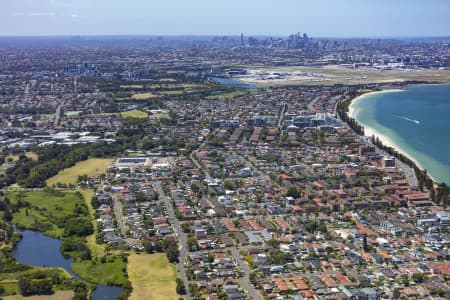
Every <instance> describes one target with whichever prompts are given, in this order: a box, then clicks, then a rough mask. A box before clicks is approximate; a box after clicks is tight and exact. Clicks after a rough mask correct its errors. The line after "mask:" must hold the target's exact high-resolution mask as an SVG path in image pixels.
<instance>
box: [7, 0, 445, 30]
mask: <svg viewBox="0 0 450 300" xmlns="http://www.w3.org/2000/svg"><path fill="white" fill-rule="evenodd" d="M392 2H393V1H385V0H382V1H377V2H373V1H355V0H345V1H340V2H339V4H338V3H335V2H334V1H330V0H320V1H314V2H312V1H292V0H284V1H279V2H277V4H276V5H275V4H274V3H273V2H272V1H258V2H257V3H256V2H255V1H246V2H245V3H241V2H239V1H236V0H231V1H217V2H209V1H205V0H197V1H189V2H188V3H186V2H183V1H179V0H169V1H164V2H162V3H161V2H154V1H151V2H146V3H143V2H142V1H138V0H130V1H127V2H126V3H124V2H122V1H104V0H100V1H96V2H95V3H90V2H89V1H86V0H79V1H74V0H18V1H12V2H10V3H1V4H0V8H1V9H0V11H1V12H0V35H1V36H35V35H42V36H47V35H236V36H238V35H240V33H241V32H243V33H244V34H245V35H275V36H287V35H289V34H291V33H292V32H296V31H301V32H307V33H308V34H309V35H311V36H315V37H432V36H448V35H449V32H448V28H450V20H449V19H448V18H447V17H446V16H448V15H449V14H450V4H449V3H448V1H444V0H433V1H427V2H424V1H417V0H413V1H406V0H399V1H395V3H392ZM106 7H107V8H108V9H107V13H104V11H105V8H106Z"/></svg>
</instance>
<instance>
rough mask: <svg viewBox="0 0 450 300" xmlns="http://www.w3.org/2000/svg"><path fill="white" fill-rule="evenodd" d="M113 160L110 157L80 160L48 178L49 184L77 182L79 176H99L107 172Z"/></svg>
mask: <svg viewBox="0 0 450 300" xmlns="http://www.w3.org/2000/svg"><path fill="white" fill-rule="evenodd" d="M112 162H113V160H112V159H109V158H90V159H88V160H84V161H80V162H78V163H76V164H75V165H74V166H73V167H70V168H67V169H64V170H62V171H60V172H59V173H58V174H56V175H55V176H53V177H52V178H49V179H47V181H46V182H47V186H52V185H54V184H57V183H58V182H59V183H65V184H76V183H77V180H78V176H82V175H87V176H98V175H100V174H104V173H106V170H107V168H108V166H109V165H110V164H111V163H112Z"/></svg>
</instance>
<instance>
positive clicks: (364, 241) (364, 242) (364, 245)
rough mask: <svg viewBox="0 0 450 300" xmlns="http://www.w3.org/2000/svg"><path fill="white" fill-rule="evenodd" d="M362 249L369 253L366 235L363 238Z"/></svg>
mask: <svg viewBox="0 0 450 300" xmlns="http://www.w3.org/2000/svg"><path fill="white" fill-rule="evenodd" d="M363 247H364V251H366V252H367V251H369V245H368V244H367V234H364V236H363Z"/></svg>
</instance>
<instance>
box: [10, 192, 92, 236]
mask: <svg viewBox="0 0 450 300" xmlns="http://www.w3.org/2000/svg"><path fill="white" fill-rule="evenodd" d="M7 196H8V198H9V199H10V200H11V203H17V202H18V201H19V199H20V200H22V201H26V202H29V203H30V204H31V207H29V208H27V209H25V208H22V209H20V210H19V211H18V212H15V213H14V214H13V223H15V224H17V225H19V226H21V227H24V228H29V229H36V227H37V226H38V228H39V229H43V230H42V231H43V232H44V233H45V234H47V235H50V236H53V237H60V236H61V235H62V233H63V228H59V227H58V226H57V225H56V222H57V221H58V219H63V218H65V217H66V216H68V215H70V214H73V211H74V209H75V206H76V204H78V205H81V204H83V203H84V199H82V197H79V195H78V194H77V193H75V192H61V191H52V190H42V191H28V192H9V193H7Z"/></svg>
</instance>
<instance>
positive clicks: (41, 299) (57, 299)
mask: <svg viewBox="0 0 450 300" xmlns="http://www.w3.org/2000/svg"><path fill="white" fill-rule="evenodd" d="M73 295H74V294H73V291H56V292H55V293H54V294H53V295H41V296H29V297H24V296H20V295H14V296H4V297H2V299H3V300H71V299H72V297H73Z"/></svg>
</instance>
